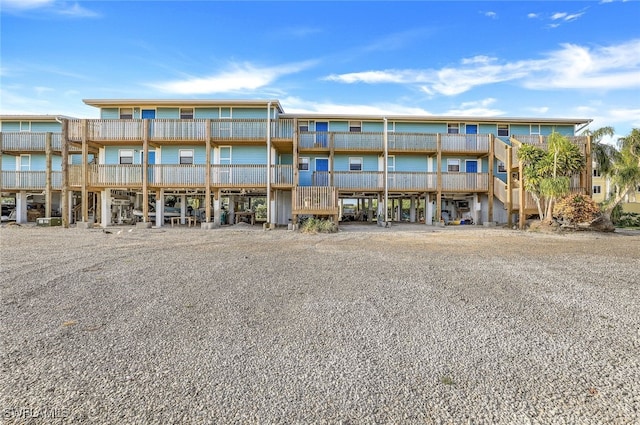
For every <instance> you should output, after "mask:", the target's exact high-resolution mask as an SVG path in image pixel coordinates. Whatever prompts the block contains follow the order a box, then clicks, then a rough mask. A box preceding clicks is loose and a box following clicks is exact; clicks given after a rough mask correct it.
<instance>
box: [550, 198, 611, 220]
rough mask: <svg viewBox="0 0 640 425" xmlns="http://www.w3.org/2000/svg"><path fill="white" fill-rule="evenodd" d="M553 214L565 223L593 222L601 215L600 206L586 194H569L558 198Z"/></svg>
mask: <svg viewBox="0 0 640 425" xmlns="http://www.w3.org/2000/svg"><path fill="white" fill-rule="evenodd" d="M553 216H554V217H556V218H557V219H558V221H560V222H562V223H564V224H578V223H591V222H592V221H593V220H595V219H596V218H598V217H599V216H600V208H599V207H598V204H596V203H595V202H594V201H593V199H591V198H590V197H588V196H585V195H569V196H565V197H564V198H562V199H560V200H558V201H557V202H556V204H555V206H554V208H553Z"/></svg>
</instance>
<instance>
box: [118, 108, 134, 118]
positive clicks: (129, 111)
mask: <svg viewBox="0 0 640 425" xmlns="http://www.w3.org/2000/svg"><path fill="white" fill-rule="evenodd" d="M120 119H121V120H131V119H133V108H120Z"/></svg>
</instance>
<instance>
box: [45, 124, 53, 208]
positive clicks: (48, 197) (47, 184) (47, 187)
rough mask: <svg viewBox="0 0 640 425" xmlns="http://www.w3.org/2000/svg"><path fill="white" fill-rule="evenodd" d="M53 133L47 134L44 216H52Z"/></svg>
mask: <svg viewBox="0 0 640 425" xmlns="http://www.w3.org/2000/svg"><path fill="white" fill-rule="evenodd" d="M51 137H52V136H51V133H47V134H46V135H45V140H44V155H45V170H46V171H45V182H44V216H45V217H51V201H52V199H51Z"/></svg>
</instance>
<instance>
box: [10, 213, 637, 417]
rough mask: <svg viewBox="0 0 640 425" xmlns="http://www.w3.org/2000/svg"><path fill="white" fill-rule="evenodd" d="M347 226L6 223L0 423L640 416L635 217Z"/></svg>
mask: <svg viewBox="0 0 640 425" xmlns="http://www.w3.org/2000/svg"><path fill="white" fill-rule="evenodd" d="M129 229H132V231H128V230H129ZM341 229H342V231H341V232H340V233H338V234H333V235H305V234H301V233H297V232H290V231H287V230H272V231H263V230H262V229H258V228H257V227H246V226H242V225H239V226H233V227H228V228H223V229H217V230H212V231H204V230H200V229H188V228H174V229H171V228H167V229H148V230H147V229H139V228H126V227H123V228H113V229H110V231H111V232H112V233H104V232H103V231H102V230H100V229H92V230H86V229H85V230H82V229H61V228H40V227H31V226H22V227H17V226H7V227H4V228H2V229H0V241H1V248H2V250H1V256H0V260H1V269H0V304H1V306H2V307H1V309H0V335H1V338H2V341H1V346H0V348H1V350H0V360H1V368H2V369H1V379H0V409H2V412H1V413H2V420H3V421H4V422H5V423H11V424H13V423H34V424H41V423H47V424H49V423H80V422H85V423H105V424H116V423H117V424H129V423H137V424H148V423H158V424H190V423H193V424H204V423H216V424H218V423H221V424H227V423H238V424H247V423H248V424H254V423H260V424H272V423H274V424H295V423H301V424H307V423H342V424H374V423H375V424H378V423H393V424H400V423H407V424H413V423H420V424H422V423H427V424H430V423H436V424H439V423H442V424H448V423H452V424H460V423H461V424H465V423H470V424H483V423H486V424H555V423H558V424H562V423H567V424H582V423H584V424H598V423H602V424H632V423H638V422H640V233H639V232H635V233H634V232H628V233H626V234H624V233H614V234H592V233H577V234H568V235H558V234H543V233H531V232H519V231H513V230H507V229H502V228H479V227H473V226H461V227H457V228H454V227H447V228H435V227H426V226H424V225H423V226H411V225H401V226H396V227H392V228H391V229H382V228H379V227H373V226H369V227H368V226H361V225H350V226H343V227H342V228H341Z"/></svg>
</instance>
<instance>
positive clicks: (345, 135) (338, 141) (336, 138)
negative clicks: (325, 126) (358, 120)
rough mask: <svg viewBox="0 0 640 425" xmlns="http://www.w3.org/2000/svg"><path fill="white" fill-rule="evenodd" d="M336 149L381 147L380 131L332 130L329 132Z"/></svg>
mask: <svg viewBox="0 0 640 425" xmlns="http://www.w3.org/2000/svg"><path fill="white" fill-rule="evenodd" d="M329 134H330V137H331V138H332V139H331V142H332V143H333V148H334V149H336V150H347V149H348V150H354V151H358V150H376V151H379V150H381V149H382V138H383V135H382V133H356V132H353V133H352V132H348V131H346V132H340V131H336V132H332V133H329Z"/></svg>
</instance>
